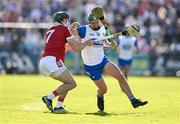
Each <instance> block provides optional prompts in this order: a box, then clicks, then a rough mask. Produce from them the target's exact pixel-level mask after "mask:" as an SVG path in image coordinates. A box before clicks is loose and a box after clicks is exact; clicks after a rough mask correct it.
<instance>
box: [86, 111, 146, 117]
mask: <svg viewBox="0 0 180 124" xmlns="http://www.w3.org/2000/svg"><path fill="white" fill-rule="evenodd" d="M85 114H86V115H95V116H117V115H120V116H124V115H133V116H137V117H138V116H141V115H144V114H145V113H137V112H127V113H107V112H102V111H98V112H92V113H85Z"/></svg>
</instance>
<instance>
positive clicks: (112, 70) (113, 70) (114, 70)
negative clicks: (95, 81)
mask: <svg viewBox="0 0 180 124" xmlns="http://www.w3.org/2000/svg"><path fill="white" fill-rule="evenodd" d="M104 72H106V73H107V74H109V75H111V76H113V77H114V78H116V79H117V80H118V82H119V85H120V87H121V89H122V91H123V92H124V93H125V94H126V95H127V96H128V98H129V99H130V101H131V103H132V105H133V107H134V108H137V107H138V106H143V105H145V104H146V103H147V101H145V102H141V101H140V100H138V99H136V98H135V97H134V95H133V94H132V91H131V89H130V87H129V85H128V82H127V80H126V78H125V76H124V75H123V73H122V72H121V70H120V69H119V68H118V66H117V65H116V64H114V63H113V62H111V61H110V62H109V63H107V64H106V65H105V67H104Z"/></svg>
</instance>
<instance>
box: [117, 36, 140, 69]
mask: <svg viewBox="0 0 180 124" xmlns="http://www.w3.org/2000/svg"><path fill="white" fill-rule="evenodd" d="M117 44H118V51H119V54H118V64H119V66H123V65H126V64H129V65H130V64H131V63H132V57H133V51H134V49H135V48H136V47H137V39H136V37H133V36H119V37H118V38H117Z"/></svg>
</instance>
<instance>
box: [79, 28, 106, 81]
mask: <svg viewBox="0 0 180 124" xmlns="http://www.w3.org/2000/svg"><path fill="white" fill-rule="evenodd" d="M77 31H78V34H79V36H80V37H81V42H82V43H83V42H85V41H87V40H88V39H92V40H95V39H97V38H99V37H102V36H104V35H105V34H106V30H105V28H104V26H101V27H100V29H99V30H97V31H94V30H92V29H91V28H90V26H89V25H85V26H82V27H80V28H78V30H77ZM81 56H82V59H83V63H84V68H85V70H86V72H87V74H88V75H89V76H90V78H91V79H92V80H98V79H100V78H101V75H102V72H103V68H104V66H105V64H106V63H108V62H109V60H108V59H107V58H106V57H105V55H104V46H103V41H98V42H95V43H94V44H93V45H92V46H86V47H85V48H84V49H83V50H82V51H81ZM95 70H96V71H95Z"/></svg>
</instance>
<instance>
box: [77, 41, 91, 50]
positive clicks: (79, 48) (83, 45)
mask: <svg viewBox="0 0 180 124" xmlns="http://www.w3.org/2000/svg"><path fill="white" fill-rule="evenodd" d="M87 45H88V42H84V43H78V45H77V48H76V51H77V52H78V51H81V50H82V49H84V48H85V47H86V46H87Z"/></svg>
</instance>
